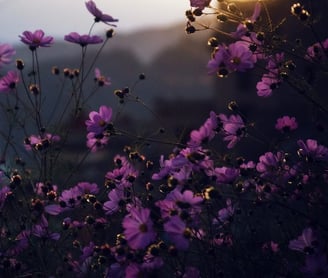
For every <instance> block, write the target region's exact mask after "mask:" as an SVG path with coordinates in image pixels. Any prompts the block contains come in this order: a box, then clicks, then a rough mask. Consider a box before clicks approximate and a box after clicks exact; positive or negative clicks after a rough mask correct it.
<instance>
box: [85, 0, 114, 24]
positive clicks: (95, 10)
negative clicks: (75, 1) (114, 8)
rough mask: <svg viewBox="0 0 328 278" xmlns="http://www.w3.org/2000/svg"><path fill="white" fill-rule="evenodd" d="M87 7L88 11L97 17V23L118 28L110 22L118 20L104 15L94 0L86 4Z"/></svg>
mask: <svg viewBox="0 0 328 278" xmlns="http://www.w3.org/2000/svg"><path fill="white" fill-rule="evenodd" d="M85 6H86V7H87V9H88V11H89V12H90V13H91V14H92V15H93V16H94V17H95V22H99V21H101V22H103V23H105V24H108V25H111V26H114V27H116V25H114V24H111V23H109V22H117V21H118V19H115V18H113V17H112V16H110V15H108V14H104V13H102V11H100V10H99V9H98V8H97V6H96V4H95V3H94V2H93V1H92V0H90V1H88V2H85Z"/></svg>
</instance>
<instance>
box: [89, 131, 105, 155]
mask: <svg viewBox="0 0 328 278" xmlns="http://www.w3.org/2000/svg"><path fill="white" fill-rule="evenodd" d="M108 141H109V138H108V137H107V136H104V135H103V134H96V133H94V132H89V133H88V134H87V147H88V148H89V149H91V151H92V152H96V151H98V150H100V149H102V148H103V147H104V146H106V145H107V144H108Z"/></svg>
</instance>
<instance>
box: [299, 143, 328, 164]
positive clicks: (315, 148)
mask: <svg viewBox="0 0 328 278" xmlns="http://www.w3.org/2000/svg"><path fill="white" fill-rule="evenodd" d="M297 144H298V145H299V147H300V149H299V150H298V153H299V154H300V155H301V156H304V157H306V158H308V159H309V158H311V159H313V160H325V161H327V160H328V148H327V147H325V146H323V145H320V144H318V142H317V140H314V139H307V140H306V141H305V142H304V141H303V140H298V141H297Z"/></svg>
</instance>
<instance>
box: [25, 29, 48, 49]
mask: <svg viewBox="0 0 328 278" xmlns="http://www.w3.org/2000/svg"><path fill="white" fill-rule="evenodd" d="M19 37H20V39H21V41H22V42H23V43H25V44H27V45H28V46H29V47H30V49H31V50H32V51H33V50H35V49H36V48H38V47H49V46H50V45H51V44H52V43H53V40H54V38H53V37H51V36H45V35H44V32H43V30H40V29H39V30H36V31H34V32H30V31H24V32H23V35H22V36H19Z"/></svg>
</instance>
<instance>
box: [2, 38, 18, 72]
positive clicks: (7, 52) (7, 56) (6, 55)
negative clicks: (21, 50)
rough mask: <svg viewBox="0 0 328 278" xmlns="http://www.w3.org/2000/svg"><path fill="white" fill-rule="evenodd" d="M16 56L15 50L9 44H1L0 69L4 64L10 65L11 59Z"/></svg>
mask: <svg viewBox="0 0 328 278" xmlns="http://www.w3.org/2000/svg"><path fill="white" fill-rule="evenodd" d="M15 54H16V51H15V49H14V48H13V47H12V46H11V45H9V44H6V43H5V44H0V67H1V65H3V64H9V63H10V62H11V57H12V56H13V55H15Z"/></svg>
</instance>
